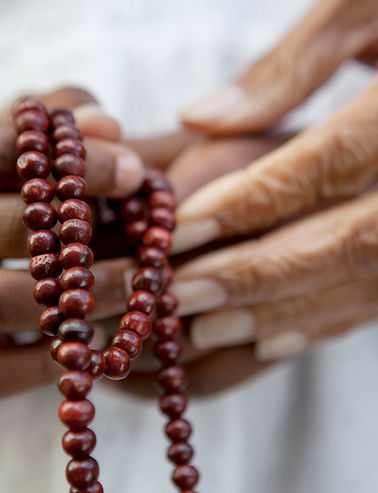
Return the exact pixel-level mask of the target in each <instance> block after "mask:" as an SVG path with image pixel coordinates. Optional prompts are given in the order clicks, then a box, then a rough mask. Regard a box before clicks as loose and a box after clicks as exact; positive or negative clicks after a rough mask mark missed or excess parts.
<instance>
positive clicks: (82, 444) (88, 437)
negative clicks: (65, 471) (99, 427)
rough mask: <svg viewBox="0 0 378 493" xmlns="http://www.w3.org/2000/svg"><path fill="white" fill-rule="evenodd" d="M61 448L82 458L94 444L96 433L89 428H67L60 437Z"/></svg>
mask: <svg viewBox="0 0 378 493" xmlns="http://www.w3.org/2000/svg"><path fill="white" fill-rule="evenodd" d="M62 446H63V450H64V451H65V452H66V453H67V454H68V455H72V456H73V457H75V459H83V458H84V457H88V456H89V455H90V453H91V452H92V451H93V449H94V448H95V446H96V435H95V434H94V433H93V431H92V430H90V429H89V428H85V429H84V430H82V431H71V430H68V431H66V433H65V434H64V435H63V438H62Z"/></svg>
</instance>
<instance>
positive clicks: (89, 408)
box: [59, 399, 95, 430]
mask: <svg viewBox="0 0 378 493" xmlns="http://www.w3.org/2000/svg"><path fill="white" fill-rule="evenodd" d="M94 415H95V408H94V406H93V404H92V403H91V402H90V401H88V400H87V399H83V400H81V401H69V400H66V401H63V402H62V404H61V405H60V406H59V418H60V420H61V422H62V423H63V424H64V425H66V426H68V427H69V428H71V429H72V430H83V429H84V428H86V427H87V426H88V424H89V423H90V422H91V421H92V420H93V418H94Z"/></svg>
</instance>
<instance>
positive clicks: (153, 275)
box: [132, 267, 161, 293]
mask: <svg viewBox="0 0 378 493" xmlns="http://www.w3.org/2000/svg"><path fill="white" fill-rule="evenodd" d="M132 286H133V289H134V290H135V291H136V290H138V289H142V290H146V291H151V293H157V292H158V291H159V290H160V288H161V277H160V273H159V271H158V270H157V269H154V268H153V267H142V268H141V269H138V270H137V271H136V272H135V274H134V276H133V281H132Z"/></svg>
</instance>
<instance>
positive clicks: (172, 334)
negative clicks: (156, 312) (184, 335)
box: [154, 315, 182, 341]
mask: <svg viewBox="0 0 378 493" xmlns="http://www.w3.org/2000/svg"><path fill="white" fill-rule="evenodd" d="M181 329H182V324H181V320H180V319H179V318H177V317H175V316H173V315H167V316H166V317H161V318H157V319H156V320H155V322H154V333H155V334H156V335H157V336H158V338H159V339H161V340H162V341H170V340H172V339H177V338H178V337H179V336H180V333H181Z"/></svg>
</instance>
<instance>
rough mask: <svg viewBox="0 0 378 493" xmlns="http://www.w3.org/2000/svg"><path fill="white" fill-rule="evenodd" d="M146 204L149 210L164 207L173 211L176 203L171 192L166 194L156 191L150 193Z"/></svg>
mask: <svg viewBox="0 0 378 493" xmlns="http://www.w3.org/2000/svg"><path fill="white" fill-rule="evenodd" d="M148 204H149V206H150V209H154V208H155V207H165V208H166V209H170V210H172V211H173V210H175V208H176V206H177V202H176V199H175V196H174V195H173V194H172V193H171V192H166V191H163V190H160V191H159V190H158V191H156V192H152V193H151V195H150V196H149V198H148Z"/></svg>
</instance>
